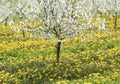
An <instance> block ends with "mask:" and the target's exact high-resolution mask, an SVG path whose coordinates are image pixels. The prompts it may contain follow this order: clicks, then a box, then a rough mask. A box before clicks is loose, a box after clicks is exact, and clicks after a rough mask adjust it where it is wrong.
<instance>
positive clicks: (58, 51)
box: [57, 40, 61, 64]
mask: <svg viewBox="0 0 120 84" xmlns="http://www.w3.org/2000/svg"><path fill="white" fill-rule="evenodd" d="M60 48H61V40H58V44H57V63H58V64H59V59H60Z"/></svg>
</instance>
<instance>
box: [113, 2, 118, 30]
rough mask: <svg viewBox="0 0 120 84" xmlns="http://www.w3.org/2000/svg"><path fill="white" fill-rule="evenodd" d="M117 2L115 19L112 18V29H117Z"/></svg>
mask: <svg viewBox="0 0 120 84" xmlns="http://www.w3.org/2000/svg"><path fill="white" fill-rule="evenodd" d="M117 14H118V13H117V0H115V17H114V29H117V17H118V15H117Z"/></svg>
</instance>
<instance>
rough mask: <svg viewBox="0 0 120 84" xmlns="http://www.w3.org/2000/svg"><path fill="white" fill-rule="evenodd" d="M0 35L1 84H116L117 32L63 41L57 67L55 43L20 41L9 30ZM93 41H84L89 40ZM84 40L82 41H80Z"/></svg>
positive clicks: (119, 52)
mask: <svg viewBox="0 0 120 84" xmlns="http://www.w3.org/2000/svg"><path fill="white" fill-rule="evenodd" d="M0 27H1V29H0V30H1V31H2V32H1V33H0V83H1V84H3V83H7V84H28V83H29V84H119V82H120V75H119V74H120V57H119V56H120V37H119V36H120V31H119V30H118V31H116V32H114V31H110V33H107V32H106V31H96V32H94V33H92V34H90V33H88V31H86V34H85V38H81V37H80V36H77V37H74V38H66V39H64V40H63V41H62V45H61V57H60V64H59V65H58V64H57V63H56V48H55V46H56V43H57V42H56V39H52V40H45V39H42V38H40V37H39V39H38V37H36V38H34V37H33V38H29V36H28V35H29V34H27V37H26V38H22V35H21V33H19V34H16V33H14V32H13V31H11V29H10V28H9V27H4V26H3V25H1V26H0ZM92 35H93V37H94V38H92V39H86V38H87V36H92ZM83 40H84V41H83Z"/></svg>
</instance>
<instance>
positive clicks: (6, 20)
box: [5, 17, 8, 27]
mask: <svg viewBox="0 0 120 84" xmlns="http://www.w3.org/2000/svg"><path fill="white" fill-rule="evenodd" d="M7 22H8V17H7V18H6V19H5V26H6V27H7Z"/></svg>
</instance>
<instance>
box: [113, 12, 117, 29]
mask: <svg viewBox="0 0 120 84" xmlns="http://www.w3.org/2000/svg"><path fill="white" fill-rule="evenodd" d="M114 29H117V12H115V17H114Z"/></svg>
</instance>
